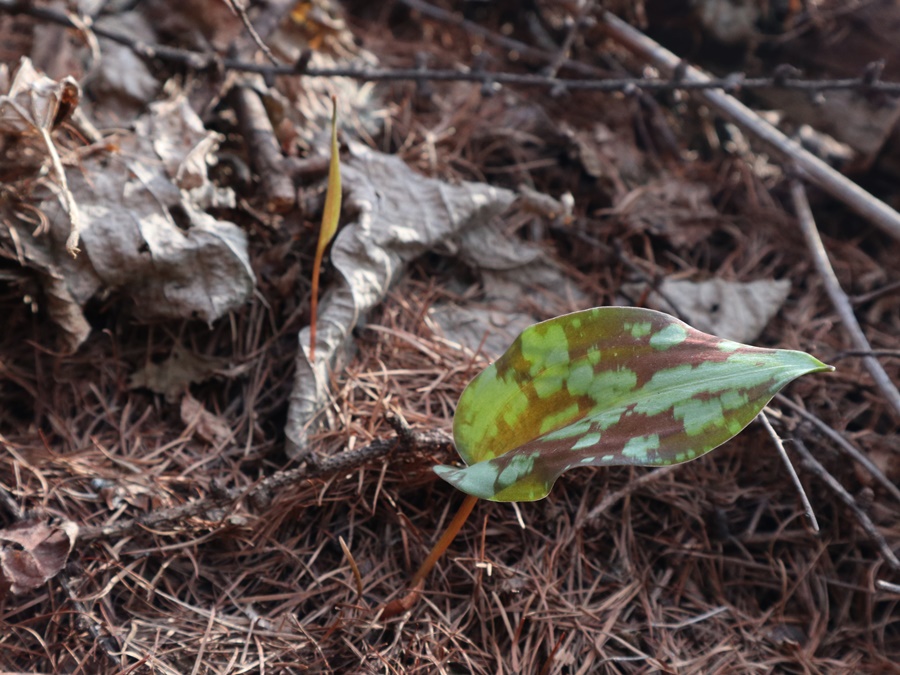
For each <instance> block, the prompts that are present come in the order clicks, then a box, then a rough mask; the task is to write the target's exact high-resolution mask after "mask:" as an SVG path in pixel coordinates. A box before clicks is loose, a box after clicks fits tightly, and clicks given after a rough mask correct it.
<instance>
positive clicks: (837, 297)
mask: <svg viewBox="0 0 900 675" xmlns="http://www.w3.org/2000/svg"><path fill="white" fill-rule="evenodd" d="M791 197H792V199H793V201H794V211H795V212H796V214H797V220H798V221H799V223H800V229H801V230H802V231H803V236H804V237H805V238H806V244H807V246H808V247H809V250H810V252H811V253H812V255H813V262H814V263H815V265H816V269H817V270H818V272H819V276H821V277H822V280H823V281H824V282H825V290H826V291H827V292H828V297H830V298H831V304H832V305H834V308H835V310H836V311H837V313H838V315H839V316H840V317H841V321H843V322H844V328H845V329H846V330H847V332H848V333H849V334H850V339H851V341H852V342H853V345H854V346H855V347H856V348H857V349H859V350H860V351H871V350H872V345H870V344H869V340H868V339H867V338H866V334H865V333H864V332H863V330H862V328H860V326H859V323H858V322H857V320H856V316H855V315H854V314H853V306H852V305H851V304H850V299H849V298H848V297H847V294H846V293H844V289H842V288H841V283H840V281H838V278H837V275H836V274H835V273H834V269H833V268H832V267H831V263H830V262H829V260H828V253H827V252H826V251H825V246H824V245H823V244H822V238H821V237H820V236H819V231H818V230H817V229H816V221H815V220H814V219H813V215H812V210H811V209H810V208H809V200H807V198H806V189H805V188H804V187H803V183H801V182H800V181H799V180H797V179H796V178H795V179H792V180H791ZM863 362H864V363H865V366H866V369H867V370H868V371H869V373H870V374H871V375H872V379H873V380H875V385H876V386H877V387H878V388H879V389H880V390H881V393H882V394H883V395H884V397H885V399H886V400H887V402H888V403H889V404H890V405H891V407H892V408H893V409H894V413H895V414H896V416H897V417H898V418H900V391H898V390H897V387H896V386H895V385H894V383H893V382H891V378H890V377H888V374H887V373H886V372H885V370H884V368H883V367H882V366H881V364H880V363H879V362H878V359H876V358H875V357H873V356H867V357H865V358H864V360H863Z"/></svg>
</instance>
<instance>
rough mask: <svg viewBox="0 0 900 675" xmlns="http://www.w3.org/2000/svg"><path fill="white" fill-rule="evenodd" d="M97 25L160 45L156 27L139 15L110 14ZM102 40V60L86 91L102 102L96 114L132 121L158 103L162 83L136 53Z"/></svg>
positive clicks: (133, 13) (130, 13)
mask: <svg viewBox="0 0 900 675" xmlns="http://www.w3.org/2000/svg"><path fill="white" fill-rule="evenodd" d="M96 25H97V26H98V27H99V28H102V29H104V30H107V31H110V32H111V33H118V34H120V35H127V36H129V37H131V38H132V39H134V40H135V41H137V42H144V43H147V44H152V43H154V42H157V41H158V38H157V35H156V32H155V31H154V30H153V27H152V26H151V25H150V23H149V22H148V21H147V20H146V19H145V18H144V17H143V16H142V15H141V14H140V13H138V12H122V13H116V14H106V15H103V16H100V17H98V19H97V22H96ZM98 39H99V44H100V50H101V54H102V58H101V59H100V60H99V61H98V62H97V63H96V64H94V67H93V68H92V70H91V72H90V73H88V75H87V77H86V81H85V87H86V88H87V89H88V90H89V91H90V92H91V94H93V98H94V100H97V101H102V105H98V106H97V107H96V108H95V110H96V111H97V112H99V113H101V115H102V116H103V117H104V118H110V117H113V116H118V117H119V118H120V119H130V118H132V117H134V116H135V115H137V114H138V112H139V111H140V110H141V109H142V108H143V107H144V106H146V105H147V104H148V103H150V102H151V101H152V100H153V99H154V97H155V96H156V93H157V92H158V91H159V88H160V83H159V82H158V81H157V79H156V78H155V77H154V76H153V74H152V73H151V72H150V69H149V68H148V67H147V64H146V63H145V62H144V60H143V59H141V58H140V57H139V56H138V55H137V54H135V53H134V50H133V49H131V48H129V47H128V46H127V45H123V44H119V43H118V42H113V41H112V40H108V39H106V38H104V37H99V38H98Z"/></svg>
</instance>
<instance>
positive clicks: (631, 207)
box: [609, 174, 721, 330]
mask: <svg viewBox="0 0 900 675" xmlns="http://www.w3.org/2000/svg"><path fill="white" fill-rule="evenodd" d="M609 213H610V214H612V215H615V216H617V217H618V218H619V219H620V220H622V222H624V223H626V224H627V225H628V227H629V229H631V230H632V231H634V232H652V233H653V234H656V235H662V236H665V237H666V238H668V239H669V241H671V242H672V243H673V244H674V245H676V246H684V247H688V248H690V247H693V246H696V245H697V243H698V242H700V241H703V240H704V239H706V238H707V237H708V236H709V234H710V232H711V231H712V230H713V229H714V228H715V227H716V226H717V225H718V224H719V223H720V221H721V214H719V212H718V211H717V210H716V208H715V207H714V206H713V203H712V194H711V193H710V188H709V186H708V185H706V184H704V183H700V182H695V181H690V180H687V179H685V178H683V177H681V176H677V175H675V174H664V175H662V176H660V177H659V178H657V179H656V180H651V181H648V182H647V183H645V184H643V185H641V186H640V187H637V188H635V189H633V190H631V191H630V192H628V193H627V194H624V195H621V196H620V197H619V198H618V199H617V200H616V202H615V206H614V207H613V208H612V209H611V210H610V211H609ZM701 330H702V329H701Z"/></svg>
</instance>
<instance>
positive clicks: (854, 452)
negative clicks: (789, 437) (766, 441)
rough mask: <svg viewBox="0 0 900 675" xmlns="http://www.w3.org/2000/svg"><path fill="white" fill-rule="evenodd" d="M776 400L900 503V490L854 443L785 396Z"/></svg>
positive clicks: (782, 395) (780, 396) (777, 397)
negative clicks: (856, 464)
mask: <svg viewBox="0 0 900 675" xmlns="http://www.w3.org/2000/svg"><path fill="white" fill-rule="evenodd" d="M775 400H776V401H778V403H779V404H780V405H785V406H787V407H788V408H790V409H791V410H793V411H794V412H796V413H797V414H798V415H800V416H801V417H802V418H803V419H805V420H806V421H808V422H810V423H811V424H812V425H813V426H814V427H816V429H818V430H819V431H821V432H822V433H823V434H825V435H826V436H828V438H830V439H831V440H832V441H834V442H835V443H836V444H837V445H838V447H840V448H841V450H843V451H844V452H846V453H847V454H848V455H850V457H851V458H853V459H854V460H855V461H857V462H859V464H861V465H862V466H863V468H864V469H865V470H866V471H868V472H869V473H870V474H871V475H872V477H873V478H874V479H875V480H876V481H877V482H878V483H879V484H880V485H881V486H882V487H883V488H884V489H885V490H887V491H888V492H889V493H890V494H891V495H893V497H894V499H896V500H897V501H898V502H900V488H898V487H897V486H896V485H894V484H893V483H892V482H891V481H890V480H889V479H888V477H887V476H885V475H884V473H882V471H881V469H879V468H878V465H876V464H875V463H874V462H873V461H872V460H871V459H869V458H868V457H866V455H865V454H864V453H863V452H862V451H861V450H860V449H859V448H857V447H856V446H855V445H853V443H851V442H850V441H848V440H847V439H846V438H844V437H843V436H842V435H841V434H839V433H838V432H837V431H835V430H834V429H832V428H831V427H830V426H828V425H827V424H825V422H823V421H822V420H820V419H819V418H818V417H816V416H815V415H813V414H812V413H811V412H808V411H807V410H805V409H803V408H802V407H801V406H799V405H797V404H796V403H794V402H793V401H792V400H791V399H789V398H788V397H787V396H785V395H784V394H775Z"/></svg>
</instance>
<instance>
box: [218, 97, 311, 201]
mask: <svg viewBox="0 0 900 675" xmlns="http://www.w3.org/2000/svg"><path fill="white" fill-rule="evenodd" d="M232 95H233V96H234V103H235V105H234V107H235V112H236V113H237V116H238V121H239V122H240V124H241V130H242V132H243V135H244V141H245V145H246V147H247V154H248V155H249V156H250V163H251V164H252V166H253V169H254V170H255V171H256V173H257V174H258V175H259V182H260V187H261V188H262V192H263V203H264V205H265V209H266V211H268V212H269V213H286V212H288V211H290V210H291V209H292V208H294V204H295V203H296V201H297V191H296V190H295V189H294V182H293V181H292V180H291V177H290V176H289V175H288V173H287V172H286V171H285V167H284V156H283V155H282V154H281V148H280V147H279V146H278V141H277V140H276V138H275V130H274V129H273V128H272V122H271V121H270V120H269V115H268V114H267V113H266V108H265V106H264V105H263V102H262V100H260V97H259V94H258V93H257V92H256V90H255V89H252V88H251V87H246V86H239V87H235V88H234V90H233V93H232Z"/></svg>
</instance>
